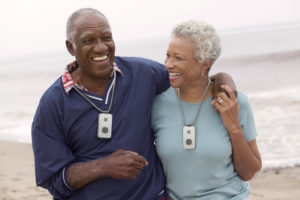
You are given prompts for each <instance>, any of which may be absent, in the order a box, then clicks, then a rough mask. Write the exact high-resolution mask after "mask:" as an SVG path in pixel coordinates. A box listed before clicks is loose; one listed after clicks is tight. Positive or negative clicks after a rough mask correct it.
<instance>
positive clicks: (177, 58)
mask: <svg viewBox="0 0 300 200" xmlns="http://www.w3.org/2000/svg"><path fill="white" fill-rule="evenodd" d="M175 58H176V60H179V61H180V60H183V59H182V58H181V57H178V56H176V57H175Z"/></svg>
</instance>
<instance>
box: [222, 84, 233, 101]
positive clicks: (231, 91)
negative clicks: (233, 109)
mask: <svg viewBox="0 0 300 200" xmlns="http://www.w3.org/2000/svg"><path fill="white" fill-rule="evenodd" d="M221 88H223V89H224V90H225V91H226V92H227V93H228V94H229V97H230V99H232V100H234V99H236V96H235V94H234V92H233V90H232V89H231V88H230V87H229V86H227V85H221Z"/></svg>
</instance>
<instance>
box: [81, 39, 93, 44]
mask: <svg viewBox="0 0 300 200" xmlns="http://www.w3.org/2000/svg"><path fill="white" fill-rule="evenodd" d="M94 41H95V39H93V38H87V39H85V40H83V42H84V43H85V44H88V43H92V42H94Z"/></svg>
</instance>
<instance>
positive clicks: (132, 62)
mask: <svg viewBox="0 0 300 200" xmlns="http://www.w3.org/2000/svg"><path fill="white" fill-rule="evenodd" d="M115 62H116V63H117V65H125V66H130V67H142V66H150V67H163V66H164V65H163V64H161V63H159V62H157V61H154V60H151V59H148V58H142V57H120V56H116V57H115Z"/></svg>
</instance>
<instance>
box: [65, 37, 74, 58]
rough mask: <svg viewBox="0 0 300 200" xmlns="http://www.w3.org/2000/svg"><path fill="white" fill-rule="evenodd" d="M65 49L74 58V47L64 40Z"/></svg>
mask: <svg viewBox="0 0 300 200" xmlns="http://www.w3.org/2000/svg"><path fill="white" fill-rule="evenodd" d="M66 47H67V49H68V51H69V53H70V54H71V55H72V56H74V55H75V47H74V45H73V43H72V42H71V41H70V40H66Z"/></svg>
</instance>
